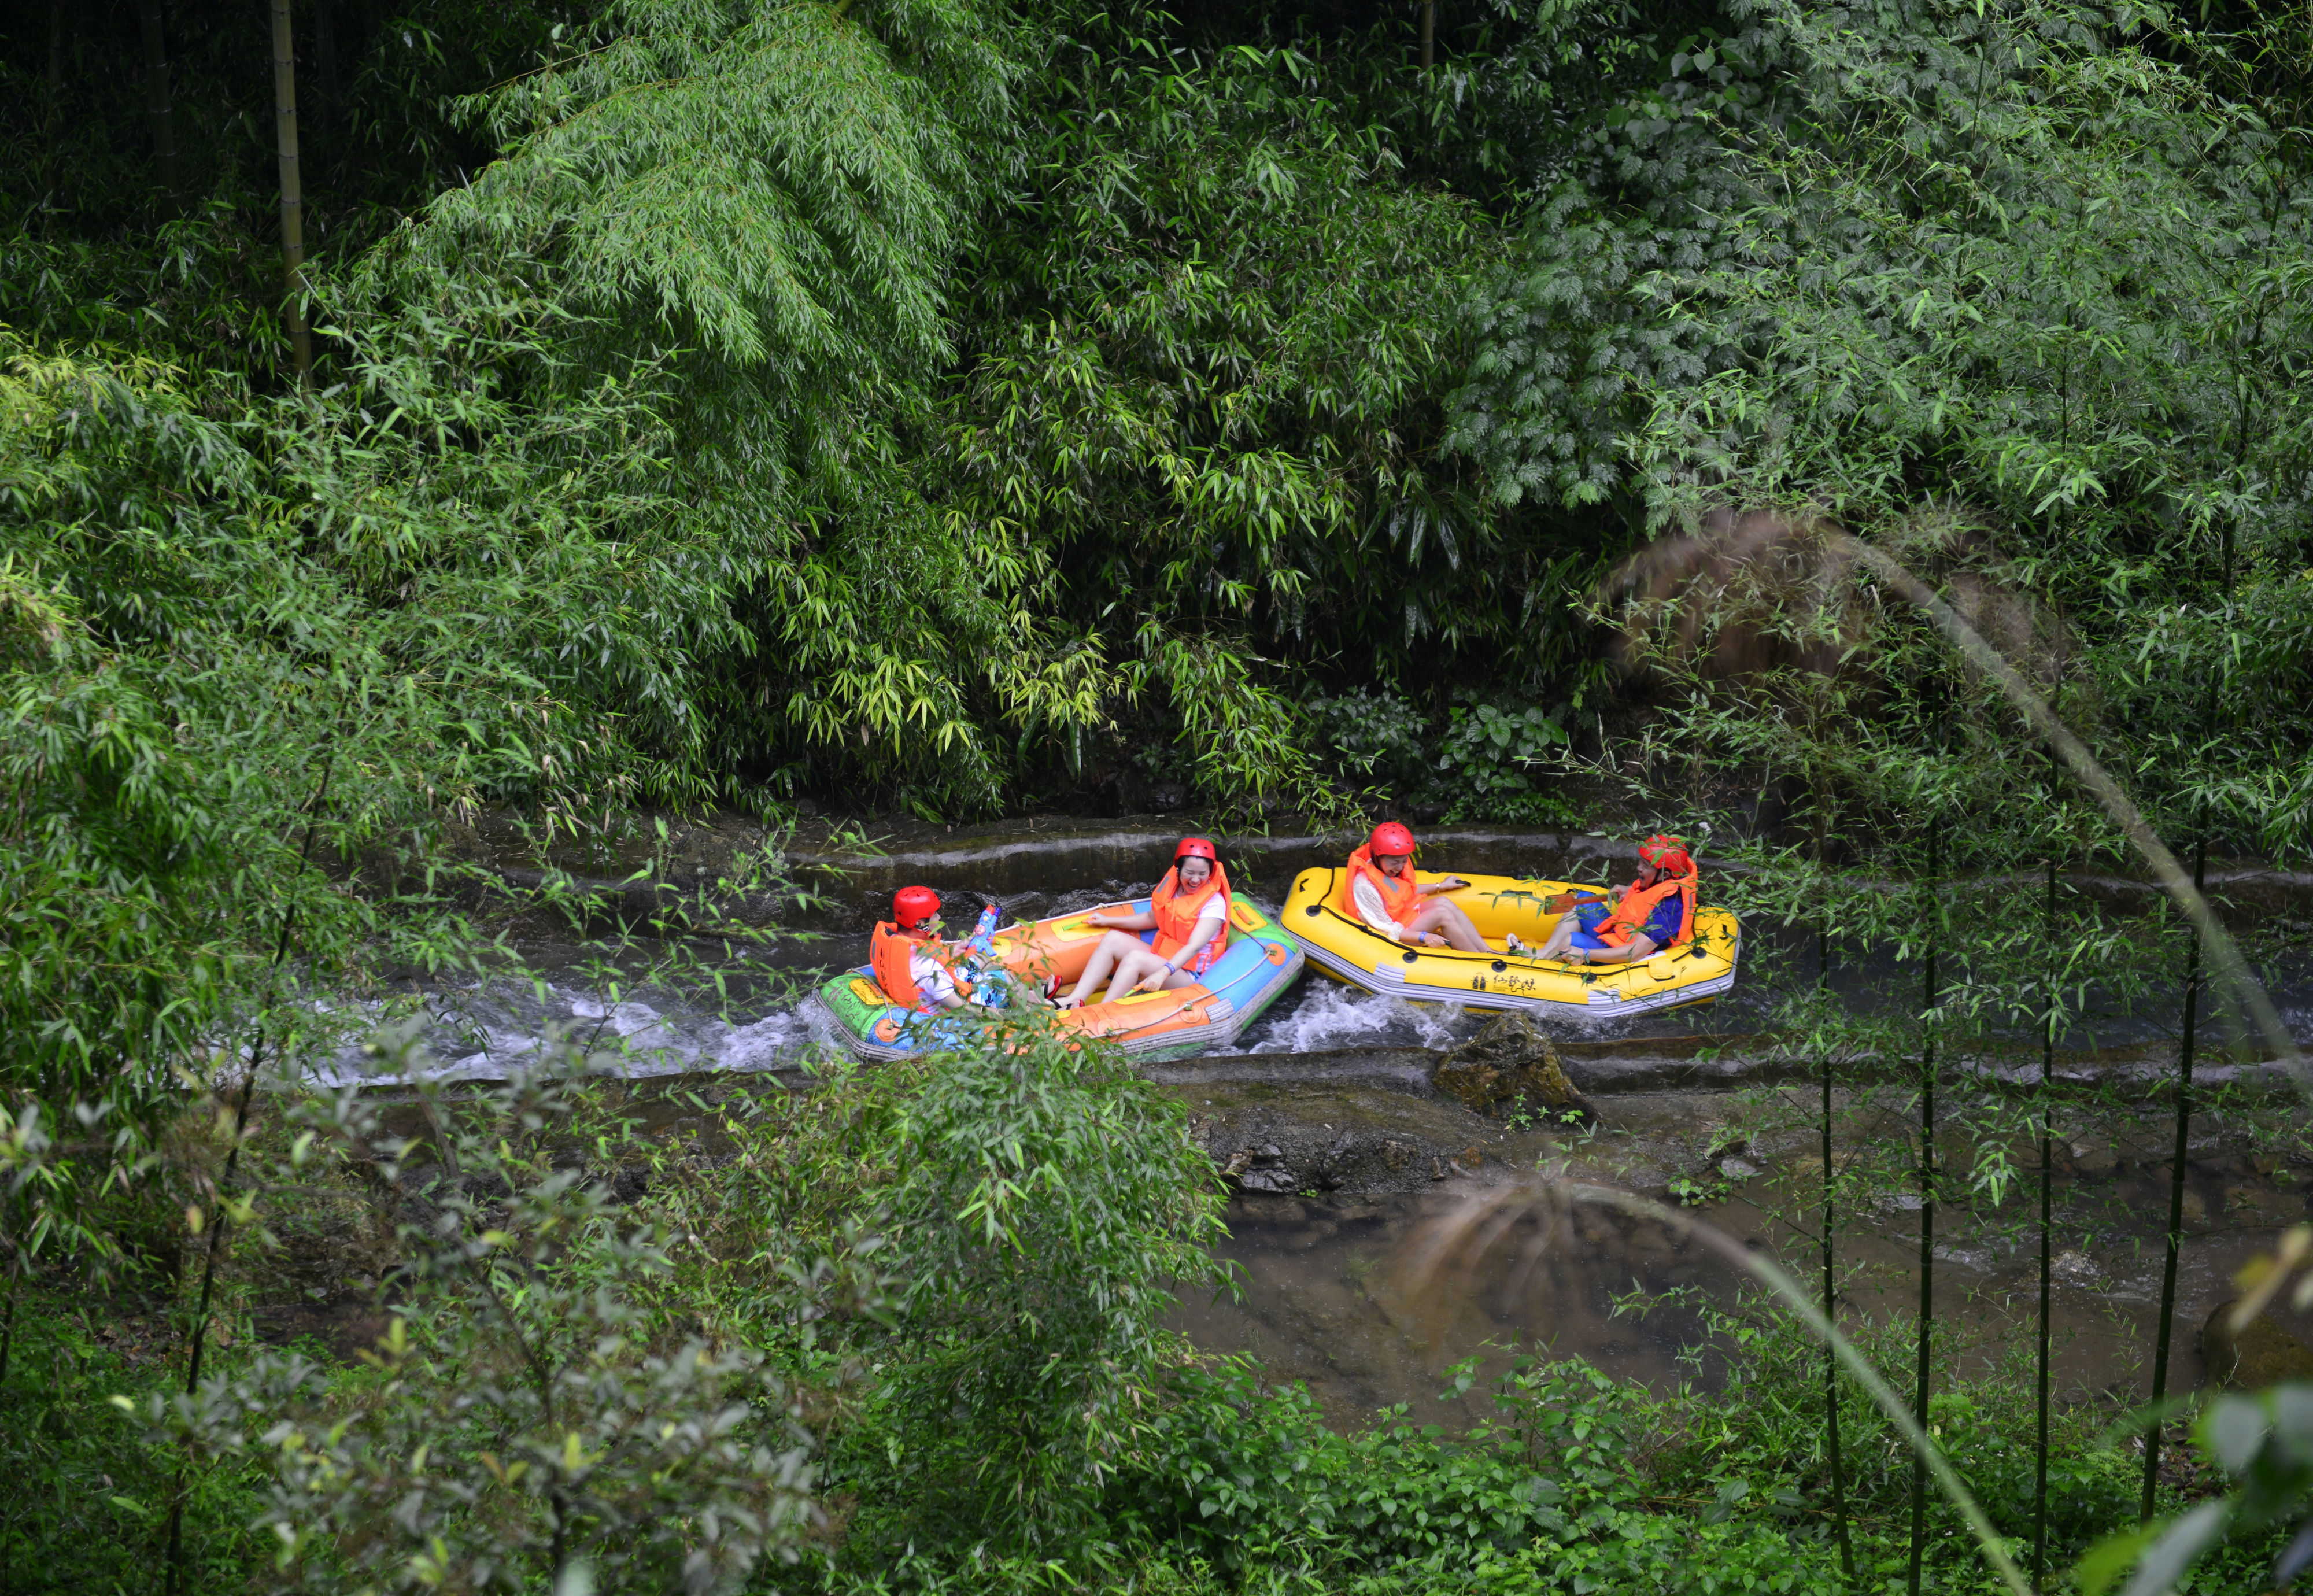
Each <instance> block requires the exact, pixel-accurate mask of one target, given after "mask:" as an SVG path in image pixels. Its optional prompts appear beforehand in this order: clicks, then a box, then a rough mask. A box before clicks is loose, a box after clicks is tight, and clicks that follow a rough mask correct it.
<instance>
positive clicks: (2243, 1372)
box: [2201, 1302, 2313, 1391]
mask: <svg viewBox="0 0 2313 1596" xmlns="http://www.w3.org/2000/svg"><path fill="white" fill-rule="evenodd" d="M2233 1308H2234V1304H2233V1303H2230V1302H2223V1303H2220V1304H2218V1307H2217V1310H2216V1311H2215V1312H2214V1313H2212V1314H2211V1315H2209V1322H2208V1323H2207V1324H2205V1325H2203V1327H2201V1355H2202V1357H2203V1358H2205V1359H2206V1360H2207V1361H2208V1365H2209V1383H2210V1384H2211V1385H2217V1386H2229V1387H2231V1388H2232V1389H2235V1390H2240V1391H2254V1390H2261V1389H2264V1388H2265V1387H2266V1386H2273V1385H2279V1384H2280V1383H2281V1382H2282V1380H2313V1347H2309V1346H2307V1345H2305V1344H2304V1343H2303V1342H2301V1341H2300V1340H2298V1339H2297V1337H2296V1336H2291V1334H2290V1333H2289V1332H2288V1331H2286V1330H2284V1329H2282V1327H2280V1326H2279V1325H2276V1324H2274V1323H2273V1320H2272V1319H2270V1318H2266V1317H2265V1315H2264V1314H2259V1315H2257V1316H2256V1318H2253V1319H2251V1320H2250V1321H2249V1323H2248V1327H2247V1329H2245V1330H2243V1331H2241V1332H2240V1334H2239V1335H2238V1336H2236V1335H2234V1334H2233V1329H2232V1325H2231V1322H2230V1321H2231V1319H2232V1313H2233Z"/></svg>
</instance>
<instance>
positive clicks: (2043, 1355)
mask: <svg viewBox="0 0 2313 1596" xmlns="http://www.w3.org/2000/svg"><path fill="white" fill-rule="evenodd" d="M2047 927H2048V953H2049V963H2048V976H2047V981H2048V990H2047V992H2046V994H2045V997H2046V1006H2045V1010H2043V1019H2042V1025H2041V1032H2040V1090H2039V1102H2038V1104H2037V1105H2036V1107H2038V1108H2039V1111H2040V1112H2039V1120H2040V1335H2039V1342H2038V1347H2039V1353H2038V1358H2039V1369H2038V1377H2039V1404H2040V1406H2039V1415H2040V1421H2039V1422H2040V1428H2039V1432H2038V1440H2037V1443H2036V1444H2037V1448H2038V1461H2037V1463H2036V1469H2035V1473H2034V1475H2033V1480H2032V1588H2033V1589H2034V1590H2036V1591H2037V1590H2039V1589H2041V1588H2042V1587H2043V1586H2044V1585H2045V1583H2046V1580H2047V1572H2048V1358H2049V1354H2050V1351H2051V1326H2050V1319H2049V1308H2050V1298H2049V1282H2050V1278H2051V1265H2050V1259H2049V1253H2048V1248H2049V1246H2050V1240H2049V1238H2050V1236H2051V1235H2052V1233H2053V1232H2054V1228H2055V1227H2054V1213H2055V1175H2054V1169H2055V1152H2056V1149H2055V1139H2054V1136H2053V1135H2052V1134H2051V1133H2050V1132H2049V1129H2048V1082H2049V1080H2050V1078H2051V1077H2052V1076H2054V1073H2055V1071H2056V972H2055V945H2056V861H2055V860H2054V859H2053V858H2052V859H2050V860H2048V920H2047Z"/></svg>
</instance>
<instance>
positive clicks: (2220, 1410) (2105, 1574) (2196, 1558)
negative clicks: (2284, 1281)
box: [2080, 1384, 2313, 1596]
mask: <svg viewBox="0 0 2313 1596" xmlns="http://www.w3.org/2000/svg"><path fill="white" fill-rule="evenodd" d="M2194 1439H2195V1440H2196V1441H2197V1442H2198V1443H2199V1445H2200V1448H2201V1450H2202V1451H2203V1453H2205V1454H2206V1455H2207V1457H2208V1459H2209V1460H2210V1461H2211V1462H2212V1463H2214V1464H2216V1465H2217V1467H2218V1468H2221V1469H2223V1470H2224V1472H2225V1473H2226V1474H2227V1475H2228V1476H2229V1477H2232V1478H2234V1479H2237V1480H2238V1481H2239V1482H2240V1484H2239V1486H2238V1487H2237V1488H2236V1489H2235V1490H2234V1491H2233V1493H2232V1494H2231V1495H2227V1496H2220V1497H2214V1498H2212V1499H2210V1500H2208V1501H2205V1502H2203V1503H2199V1504H2198V1505H2197V1506H2195V1507H2194V1508H2192V1509H2191V1510H2190V1511H2189V1512H2184V1513H2181V1514H2179V1515H2177V1517H2176V1518H2175V1519H2174V1520H2173V1521H2164V1522H2159V1523H2153V1524H2148V1525H2144V1526H2142V1527H2141V1528H2139V1529H2137V1530H2133V1531H2129V1532H2126V1533H2124V1534H2120V1535H2115V1536H2114V1537H2112V1538H2111V1539H2109V1540H2107V1541H2106V1542H2105V1543H2104V1544H2102V1545H2100V1546H2098V1548H2095V1550H2093V1551H2092V1552H2090V1553H2089V1556H2086V1557H2084V1558H2082V1559H2081V1562H2080V1587H2081V1589H2082V1590H2083V1591H2084V1592H2087V1596H2102V1593H2103V1592H2106V1590H2109V1589H2110V1588H2111V1587H2112V1585H2113V1583H2114V1582H2115V1579H2117V1578H2118V1576H2119V1575H2120V1574H2124V1573H2130V1570H2131V1568H2132V1565H2133V1574H2130V1578H2129V1582H2128V1584H2127V1586H2126V1587H2125V1590H2124V1596H2168V1592H2172V1591H2178V1590H2186V1589H2193V1588H2196V1582H2194V1580H2193V1578H2192V1575H2193V1572H2194V1568H2195V1566H2196V1565H2199V1564H2200V1563H2201V1562H2202V1560H2203V1558H2205V1557H2207V1556H2209V1555H2210V1554H2211V1553H2212V1551H2214V1550H2216V1548H2219V1547H2220V1546H2221V1545H2222V1544H2223V1543H2224V1542H2226V1541H2228V1540H2232V1541H2241V1540H2247V1541H2249V1542H2251V1544H2254V1543H2255V1541H2256V1539H2259V1538H2260V1532H2261V1531H2268V1530H2271V1529H2272V1528H2273V1526H2275V1525H2280V1526H2282V1527H2283V1528H2287V1527H2290V1526H2296V1533H2295V1535H2294V1536H2292V1537H2291V1539H2290V1540H2289V1542H2288V1544H2287V1545H2286V1546H2284V1547H2283V1548H2282V1550H2281V1554H2280V1556H2278V1557H2277V1558H2276V1559H2275V1560H2274V1561H2273V1565H2272V1570H2271V1574H2270V1578H2271V1581H2272V1583H2273V1587H2274V1588H2275V1589H2277V1590H2287V1589H2288V1588H2289V1586H2290V1584H2291V1582H2292V1581H2294V1580H2295V1579H2296V1578H2297V1576H2298V1575H2299V1574H2302V1573H2304V1571H2305V1569H2306V1567H2307V1566H2308V1565H2313V1516H2309V1515H2308V1513H2307V1511H2306V1508H2307V1497H2308V1493H2309V1492H2313V1386H2307V1385H2301V1384H2300V1385H2282V1386H2276V1387H2274V1388H2273V1389H2271V1390H2267V1391H2260V1392H2257V1393H2256V1394H2255V1395H2252V1396H2245V1397H2244V1396H2224V1397H2220V1398H2217V1399H2216V1400H2215V1401H2214V1402H2212V1403H2211V1404H2210V1405H2209V1406H2208V1407H2207V1408H2206V1409H2205V1410H2203V1413H2202V1415H2201V1416H2200V1419H2199V1421H2198V1422H2197V1423H2196V1424H2194Z"/></svg>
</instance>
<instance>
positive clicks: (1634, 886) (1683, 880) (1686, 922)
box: [1596, 872, 1694, 948]
mask: <svg viewBox="0 0 2313 1596" xmlns="http://www.w3.org/2000/svg"><path fill="white" fill-rule="evenodd" d="M1673 893H1676V894H1678V895H1679V915H1678V934H1677V935H1676V936H1675V937H1673V938H1672V939H1670V942H1669V944H1668V946H1670V947H1673V948H1675V947H1677V946H1678V945H1679V944H1680V943H1681V942H1684V941H1685V940H1686V939H1688V938H1689V937H1691V936H1693V934H1694V877H1693V873H1691V872H1690V873H1689V874H1687V875H1684V876H1666V877H1662V878H1661V879H1659V880H1658V881H1657V882H1656V883H1655V884H1654V885H1653V886H1640V885H1639V884H1638V883H1637V882H1635V881H1633V882H1631V885H1630V886H1629V887H1627V888H1626V889H1625V890H1624V891H1623V901H1622V902H1621V903H1619V904H1615V905H1614V913H1610V914H1608V915H1607V916H1606V918H1605V919H1604V920H1602V921H1599V922H1598V930H1597V931H1596V936H1597V939H1598V940H1600V941H1601V942H1604V943H1605V945H1606V946H1607V947H1609V948H1621V947H1623V946H1624V945H1626V944H1627V943H1628V942H1629V941H1630V939H1631V936H1632V935H1633V934H1634V933H1636V932H1639V931H1642V930H1645V929H1646V925H1647V921H1649V920H1652V919H1653V918H1654V913H1655V905H1656V904H1659V903H1661V902H1662V901H1663V900H1664V899H1665V898H1667V897H1668V896H1670V895H1671V894H1673Z"/></svg>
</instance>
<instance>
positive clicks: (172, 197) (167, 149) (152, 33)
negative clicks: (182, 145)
mask: <svg viewBox="0 0 2313 1596" xmlns="http://www.w3.org/2000/svg"><path fill="white" fill-rule="evenodd" d="M137 9H138V20H139V21H140V22H142V23H143V24H144V31H145V120H146V122H148V123H149V124H150V125H151V127H152V129H153V163H154V165H155V166H156V167H157V168H158V169H159V170H160V173H161V188H162V190H163V192H164V193H166V194H167V195H168V197H169V203H170V204H171V206H174V205H175V204H176V202H177V186H178V185H177V116H176V111H175V110H174V109H173V107H172V106H171V102H170V100H169V47H168V40H167V39H166V37H165V36H164V35H163V31H162V28H161V0H144V4H142V5H140V6H139V7H138V8H137Z"/></svg>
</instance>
